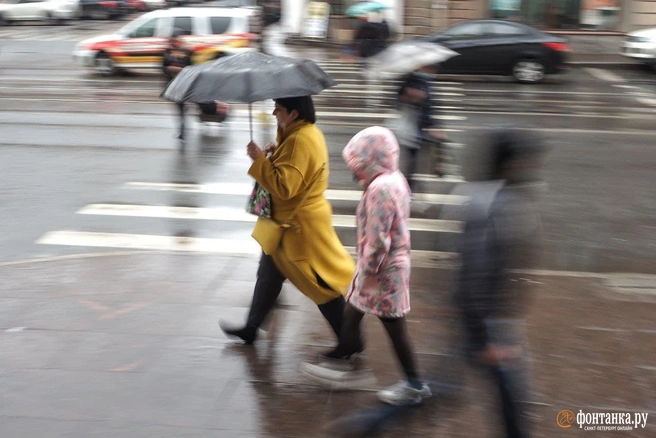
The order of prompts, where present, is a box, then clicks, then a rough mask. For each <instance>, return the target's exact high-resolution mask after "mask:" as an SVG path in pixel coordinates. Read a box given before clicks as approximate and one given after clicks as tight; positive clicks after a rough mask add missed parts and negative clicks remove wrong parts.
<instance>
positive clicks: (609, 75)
mask: <svg viewBox="0 0 656 438" xmlns="http://www.w3.org/2000/svg"><path fill="white" fill-rule="evenodd" d="M585 70H586V71H587V72H588V73H590V74H591V75H592V76H594V77H595V78H597V79H600V80H602V81H606V82H626V79H624V78H623V77H621V76H619V75H617V74H615V73H613V72H610V71H608V70H603V69H601V68H586V69H585Z"/></svg>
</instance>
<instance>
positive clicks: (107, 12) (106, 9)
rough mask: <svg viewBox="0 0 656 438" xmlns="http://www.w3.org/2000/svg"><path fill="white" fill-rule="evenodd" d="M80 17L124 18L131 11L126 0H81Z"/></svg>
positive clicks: (95, 18) (96, 18) (100, 18)
mask: <svg viewBox="0 0 656 438" xmlns="http://www.w3.org/2000/svg"><path fill="white" fill-rule="evenodd" d="M78 7H79V13H78V15H79V17H80V18H92V19H94V20H102V19H105V20H111V19H114V18H122V17H124V16H125V15H127V13H128V12H129V8H128V4H127V2H126V1H125V0H79V6H78Z"/></svg>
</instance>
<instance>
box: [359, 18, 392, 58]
mask: <svg viewBox="0 0 656 438" xmlns="http://www.w3.org/2000/svg"><path fill="white" fill-rule="evenodd" d="M390 36H391V32H390V27H389V24H388V23H387V21H386V20H381V21H378V22H376V21H372V20H369V19H366V18H361V19H360V26H359V27H358V29H357V31H356V33H355V38H354V46H355V48H356V51H357V53H358V55H359V56H360V58H362V59H366V58H370V57H372V56H374V55H376V54H378V53H380V52H381V51H383V50H384V49H385V47H387V41H388V40H389V39H390Z"/></svg>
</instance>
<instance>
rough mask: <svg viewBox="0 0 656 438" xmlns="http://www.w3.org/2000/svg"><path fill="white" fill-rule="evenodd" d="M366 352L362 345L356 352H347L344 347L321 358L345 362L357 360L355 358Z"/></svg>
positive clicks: (337, 348)
mask: <svg viewBox="0 0 656 438" xmlns="http://www.w3.org/2000/svg"><path fill="white" fill-rule="evenodd" d="M363 351H364V345H363V344H360V345H359V346H358V347H357V348H356V349H355V350H350V351H347V350H345V349H344V348H342V347H339V346H338V347H336V348H334V349H333V350H330V351H327V352H325V353H322V354H321V356H322V357H324V358H326V359H343V360H352V359H355V356H357V355H358V354H361V353H362V352H363Z"/></svg>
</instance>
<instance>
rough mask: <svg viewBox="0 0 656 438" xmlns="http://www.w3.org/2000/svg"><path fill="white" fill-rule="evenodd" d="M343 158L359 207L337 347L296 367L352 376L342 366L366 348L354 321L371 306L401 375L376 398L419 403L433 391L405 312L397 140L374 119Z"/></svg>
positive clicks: (335, 377)
mask: <svg viewBox="0 0 656 438" xmlns="http://www.w3.org/2000/svg"><path fill="white" fill-rule="evenodd" d="M343 157H344V160H345V161H346V164H347V165H348V166H349V168H350V169H351V171H353V174H354V177H355V178H356V179H357V181H358V182H359V183H360V184H361V185H362V186H363V187H364V194H363V196H362V200H361V201H360V204H359V205H358V208H357V259H358V260H357V266H356V270H355V275H354V277H353V280H352V282H351V285H350V288H349V292H348V294H347V296H346V300H347V304H346V307H345V310H344V322H343V325H342V330H341V333H340V337H339V344H338V346H337V347H336V348H335V349H334V350H333V351H331V352H329V353H326V354H324V358H326V359H328V360H327V361H324V362H323V363H320V364H318V365H314V364H309V363H304V364H303V365H302V366H301V371H303V372H304V373H305V374H306V375H307V376H309V377H310V378H313V379H314V380H317V381H320V382H323V383H329V384H330V385H331V386H340V384H342V385H341V387H342V388H344V387H346V386H348V382H354V381H355V378H354V373H355V371H352V373H350V372H349V370H347V371H344V370H345V368H344V366H345V364H346V363H348V361H349V359H350V358H351V356H353V355H354V354H356V353H360V352H362V351H363V350H364V344H363V341H362V337H361V333H360V322H361V321H362V318H363V317H364V315H365V314H366V313H370V314H372V315H375V316H377V317H378V318H379V319H380V320H381V321H382V323H383V325H384V327H385V329H386V331H387V333H388V335H389V337H390V339H391V341H392V344H393V345H394V350H395V352H396V355H397V357H398V359H399V362H400V363H401V366H402V367H403V370H404V372H405V375H406V378H407V380H405V381H401V382H399V383H397V384H396V385H394V386H392V387H390V388H387V389H385V390H383V391H380V392H379V393H378V396H379V398H380V399H381V400H382V401H383V402H386V403H389V404H393V405H403V404H417V403H420V402H422V401H423V400H424V399H425V398H427V397H429V396H430V395H431V392H430V389H429V388H428V386H427V385H426V384H425V383H422V382H421V381H420V379H419V376H418V374H417V371H416V368H415V363H414V357H413V356H414V354H413V351H412V347H411V345H410V342H409V339H408V335H407V328H406V321H405V318H404V317H405V315H406V314H407V313H408V312H409V311H410V230H409V228H408V219H409V216H410V187H409V186H408V182H407V181H406V179H405V177H404V176H403V174H402V173H401V172H400V171H399V144H398V141H397V139H396V137H395V136H394V134H393V133H392V131H390V130H389V129H387V128H383V127H380V126H374V127H370V128H367V129H365V130H363V131H361V132H359V133H358V134H356V135H355V137H353V138H352V139H351V141H350V142H349V143H348V145H347V146H346V148H345V149H344V152H343Z"/></svg>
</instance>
